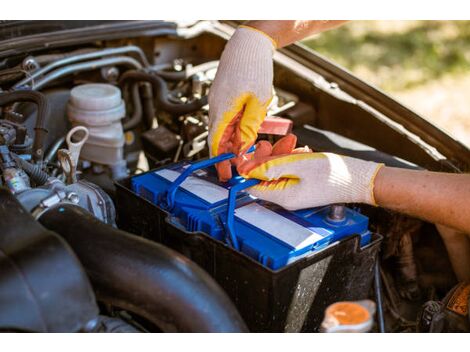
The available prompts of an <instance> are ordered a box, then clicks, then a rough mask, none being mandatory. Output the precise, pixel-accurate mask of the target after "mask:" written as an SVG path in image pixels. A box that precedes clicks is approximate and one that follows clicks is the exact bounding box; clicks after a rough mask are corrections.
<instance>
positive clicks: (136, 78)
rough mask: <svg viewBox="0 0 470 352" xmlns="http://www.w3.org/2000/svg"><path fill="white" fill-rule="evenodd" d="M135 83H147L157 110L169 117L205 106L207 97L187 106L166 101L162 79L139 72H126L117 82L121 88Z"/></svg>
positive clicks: (166, 91) (166, 96)
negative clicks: (156, 104) (155, 101)
mask: <svg viewBox="0 0 470 352" xmlns="http://www.w3.org/2000/svg"><path fill="white" fill-rule="evenodd" d="M135 82H149V83H150V84H151V85H152V88H153V94H154V95H155V98H156V100H157V103H158V106H159V108H161V109H162V110H164V111H166V112H168V113H169V114H171V115H176V116H178V115H184V114H189V113H192V112H195V111H198V110H199V109H201V108H202V107H203V106H204V105H206V104H207V97H206V96H204V97H202V98H201V99H198V100H195V101H192V102H191V103H187V104H177V103H173V102H171V101H170V100H169V99H168V87H167V85H166V82H165V80H164V79H163V78H161V77H159V76H158V75H153V74H149V73H145V72H140V71H135V70H132V71H127V72H126V73H124V74H123V75H122V77H121V79H120V80H119V85H120V86H121V87H122V86H124V85H125V84H127V83H135Z"/></svg>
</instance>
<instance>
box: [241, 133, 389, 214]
mask: <svg viewBox="0 0 470 352" xmlns="http://www.w3.org/2000/svg"><path fill="white" fill-rule="evenodd" d="M295 144H296V137H295V136H294V135H288V136H286V137H284V138H283V139H281V140H279V141H278V142H277V143H276V144H275V145H274V146H271V144H270V143H269V142H266V141H261V142H259V143H258V144H257V148H256V151H255V153H254V155H253V157H252V158H251V160H248V161H246V162H244V163H242V164H240V165H239V166H238V172H239V173H240V175H242V176H243V177H245V178H256V179H260V180H263V182H261V183H260V184H259V185H256V186H254V187H251V188H249V189H248V192H249V193H250V194H252V195H254V196H255V197H258V198H261V199H264V200H267V201H270V202H273V203H276V204H279V205H280V206H282V207H283V208H285V209H288V210H296V209H303V208H310V207H316V206H322V205H327V204H333V203H367V204H372V205H376V203H375V199H374V179H375V176H376V175H377V173H378V171H379V170H380V168H381V167H382V166H383V164H378V163H374V162H370V161H364V160H360V159H355V158H351V157H347V156H341V155H338V154H333V153H313V152H311V151H309V150H308V148H307V149H303V150H302V149H300V150H299V149H294V147H295Z"/></svg>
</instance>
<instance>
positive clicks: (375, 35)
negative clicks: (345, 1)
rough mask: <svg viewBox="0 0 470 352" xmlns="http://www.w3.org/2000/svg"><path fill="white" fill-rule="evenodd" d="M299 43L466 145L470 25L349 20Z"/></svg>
mask: <svg viewBox="0 0 470 352" xmlns="http://www.w3.org/2000/svg"><path fill="white" fill-rule="evenodd" d="M304 44H305V45H307V46H309V47H310V48H312V49H314V50H316V51H317V52H319V53H320V54H322V55H323V56H325V57H327V58H329V59H331V60H333V61H335V62H336V63H338V64H340V65H341V66H344V67H345V68H347V69H348V70H350V71H351V72H353V73H354V74H356V75H357V76H359V77H360V78H362V79H364V80H366V81H367V82H369V83H372V84H373V85H375V86H377V87H379V88H380V89H382V90H383V91H385V92H387V93H389V94H390V95H392V96H393V97H395V98H397V99H398V100H399V101H401V102H402V103H403V104H404V105H407V106H408V107H410V108H411V109H413V110H414V111H416V112H417V113H419V114H421V115H422V116H423V117H425V118H427V119H429V120H430V121H431V122H433V123H435V124H436V125H438V126H439V127H441V128H443V129H444V130H446V131H447V132H448V133H450V134H451V135H452V136H454V137H455V138H457V139H459V140H461V141H462V142H464V143H465V144H467V146H469V147H470V21H352V22H350V23H348V24H346V25H344V26H342V27H340V28H337V29H335V30H331V31H329V32H326V33H323V34H320V35H318V36H316V37H312V38H309V39H308V40H306V41H304Z"/></svg>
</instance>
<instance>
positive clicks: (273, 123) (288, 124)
mask: <svg viewBox="0 0 470 352" xmlns="http://www.w3.org/2000/svg"><path fill="white" fill-rule="evenodd" d="M293 125H294V122H293V121H292V120H289V119H285V118H283V117H276V116H268V117H266V118H265V119H264V121H263V123H262V124H261V127H260V129H259V130H258V133H262V134H273V135H277V136H285V135H287V134H289V133H291V132H292V127H293Z"/></svg>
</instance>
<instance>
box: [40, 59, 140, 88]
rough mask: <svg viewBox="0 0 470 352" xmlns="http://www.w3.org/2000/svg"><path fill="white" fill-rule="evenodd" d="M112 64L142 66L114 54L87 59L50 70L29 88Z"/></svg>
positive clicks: (137, 67) (136, 67)
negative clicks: (101, 57) (97, 58)
mask: <svg viewBox="0 0 470 352" xmlns="http://www.w3.org/2000/svg"><path fill="white" fill-rule="evenodd" d="M112 65H127V66H131V67H133V68H135V69H141V68H142V65H141V64H140V63H139V62H138V61H137V60H136V59H133V58H131V57H127V56H116V57H110V58H107V59H101V60H94V61H87V62H83V63H79V64H75V65H70V66H66V67H63V68H59V69H57V70H55V71H53V72H51V73H50V74H48V75H47V76H44V77H43V78H41V79H39V80H38V81H37V83H35V84H34V83H33V85H32V87H31V89H40V88H42V87H44V86H45V85H46V84H48V83H49V82H51V81H53V80H55V79H57V78H60V77H63V76H66V75H68V74H70V73H76V72H80V71H90V70H95V69H97V68H100V67H103V66H112Z"/></svg>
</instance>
